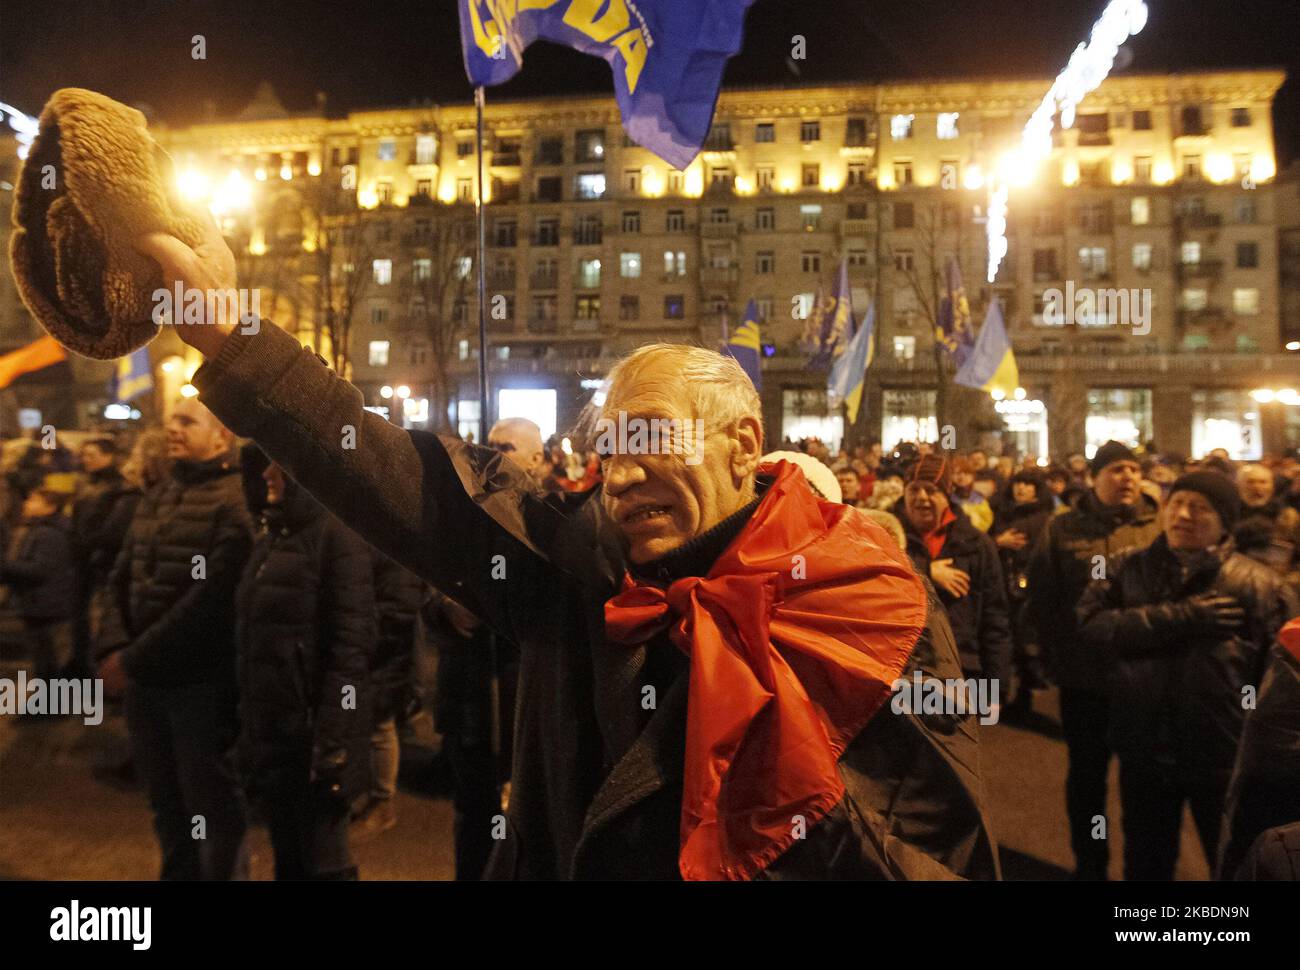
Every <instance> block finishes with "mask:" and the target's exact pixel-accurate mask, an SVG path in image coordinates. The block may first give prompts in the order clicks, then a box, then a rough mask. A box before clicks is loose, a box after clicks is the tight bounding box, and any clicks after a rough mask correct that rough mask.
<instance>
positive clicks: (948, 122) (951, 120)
mask: <svg viewBox="0 0 1300 970" xmlns="http://www.w3.org/2000/svg"><path fill="white" fill-rule="evenodd" d="M959 117H960V115H959V114H958V113H957V112H956V111H941V112H939V122H938V125H937V126H936V130H937V133H938V135H939V138H940V139H941V140H944V141H947V140H949V139H952V138H956V137H957V136H958V135H960V134H961V132H960V131H958V130H957V119H958V118H959Z"/></svg>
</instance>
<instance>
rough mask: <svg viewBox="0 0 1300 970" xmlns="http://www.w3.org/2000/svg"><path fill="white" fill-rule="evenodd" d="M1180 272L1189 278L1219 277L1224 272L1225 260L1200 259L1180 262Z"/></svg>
mask: <svg viewBox="0 0 1300 970" xmlns="http://www.w3.org/2000/svg"><path fill="white" fill-rule="evenodd" d="M1178 272H1179V274H1180V275H1181V276H1183V277H1185V278H1187V279H1197V278H1216V279H1217V278H1218V277H1219V276H1220V275H1221V274H1222V272H1223V260H1221V259H1198V260H1195V261H1189V262H1180V263H1179V264H1178Z"/></svg>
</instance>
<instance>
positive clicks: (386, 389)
mask: <svg viewBox="0 0 1300 970" xmlns="http://www.w3.org/2000/svg"><path fill="white" fill-rule="evenodd" d="M379 396H380V397H382V398H383V399H384V400H385V401H386V400H388V399H389V398H390V397H392V396H393V389H392V387H390V386H389V385H387V384H385V385H384V386H383V387H381V388H380V389H379Z"/></svg>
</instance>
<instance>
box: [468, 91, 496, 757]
mask: <svg viewBox="0 0 1300 970" xmlns="http://www.w3.org/2000/svg"><path fill="white" fill-rule="evenodd" d="M485 101H486V97H485V95H484V89H483V85H481V84H480V85H479V86H478V87H476V88H475V89H474V122H475V133H476V137H475V141H476V142H477V148H478V150H477V151H476V152H475V155H476V156H477V159H478V180H477V181H478V191H477V192H476V193H475V195H474V217H475V220H476V221H477V223H478V247H477V248H478V252H477V254H476V256H475V261H476V262H477V263H478V415H479V420H478V427H479V440H478V444H480V445H485V444H487V435H488V370H487V350H488V348H487V259H486V253H487V214H486V213H485V212H484V211H483V104H484V102H485ZM488 663H489V665H490V667H491V678H490V685H489V688H488V689H489V695H490V701H489V705H488V706H489V710H490V711H491V717H492V727H491V731H490V732H489V737H490V738H491V743H492V770H493V773H494V775H499V773H500V766H499V762H500V760H501V681H500V678H499V676H498V669H497V643H496V635H495V634H489V644H488ZM494 780H495V779H494Z"/></svg>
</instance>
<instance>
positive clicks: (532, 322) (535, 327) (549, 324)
mask: <svg viewBox="0 0 1300 970" xmlns="http://www.w3.org/2000/svg"><path fill="white" fill-rule="evenodd" d="M528 332H529V333H559V332H560V320H559V318H558V317H529V318H528Z"/></svg>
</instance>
